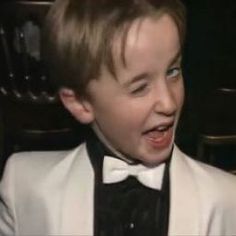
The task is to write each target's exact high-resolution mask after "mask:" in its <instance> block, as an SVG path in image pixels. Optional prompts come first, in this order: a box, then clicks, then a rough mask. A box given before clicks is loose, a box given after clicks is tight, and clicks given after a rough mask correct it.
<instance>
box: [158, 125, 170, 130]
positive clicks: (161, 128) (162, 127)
mask: <svg viewBox="0 0 236 236" xmlns="http://www.w3.org/2000/svg"><path fill="white" fill-rule="evenodd" d="M167 128H168V126H159V127H157V130H158V131H163V130H166V129H167Z"/></svg>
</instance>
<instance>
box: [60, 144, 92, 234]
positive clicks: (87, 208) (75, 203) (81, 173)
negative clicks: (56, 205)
mask: <svg viewBox="0 0 236 236" xmlns="http://www.w3.org/2000/svg"><path fill="white" fill-rule="evenodd" d="M67 158H68V159H69V158H72V159H73V163H71V165H70V168H71V169H70V170H69V171H68V177H67V178H66V180H65V181H66V182H67V183H65V184H64V186H66V187H65V190H64V193H65V194H64V197H63V202H62V205H63V206H62V209H63V210H62V215H61V216H62V219H61V225H62V227H61V232H60V234H61V235H89V236H90V235H93V204H94V203H93V202H94V173H93V169H92V166H91V164H90V161H89V158H88V154H87V150H86V146H85V144H83V145H82V146H80V147H79V149H77V150H76V151H75V152H73V153H72V154H71V156H70V157H67Z"/></svg>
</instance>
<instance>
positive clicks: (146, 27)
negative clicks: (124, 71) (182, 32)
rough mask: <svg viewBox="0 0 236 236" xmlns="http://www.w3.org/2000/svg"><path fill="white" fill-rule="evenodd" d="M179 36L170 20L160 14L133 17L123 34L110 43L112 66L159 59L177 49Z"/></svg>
mask: <svg viewBox="0 0 236 236" xmlns="http://www.w3.org/2000/svg"><path fill="white" fill-rule="evenodd" d="M180 47H181V46H180V39H179V33H178V29H177V26H176V24H175V22H174V20H173V19H172V18H171V17H170V16H169V15H168V14H163V15H161V16H159V17H156V18H154V17H152V18H151V17H147V18H143V19H137V20H135V21H134V22H133V23H132V24H131V25H130V27H129V29H128V31H127V34H120V35H117V37H116V39H115V40H114V44H113V58H114V62H115V67H116V70H117V71H119V69H121V68H128V67H129V66H132V64H134V63H135V62H136V61H138V60H139V59H140V60H142V61H143V62H145V61H149V62H150V61H152V59H153V60H154V61H155V60H158V61H162V60H168V59H169V58H172V57H173V56H174V55H173V54H176V53H178V52H179V51H180Z"/></svg>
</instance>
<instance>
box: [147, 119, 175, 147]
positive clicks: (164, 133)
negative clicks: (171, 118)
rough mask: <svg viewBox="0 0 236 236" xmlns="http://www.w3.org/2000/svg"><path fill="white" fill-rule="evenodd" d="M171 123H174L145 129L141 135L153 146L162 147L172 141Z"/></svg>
mask: <svg viewBox="0 0 236 236" xmlns="http://www.w3.org/2000/svg"><path fill="white" fill-rule="evenodd" d="M173 125H174V123H169V124H165V125H159V126H156V127H153V128H151V129H149V130H147V131H145V132H144V133H143V135H144V137H145V138H146V140H147V141H148V143H149V144H150V145H152V146H153V147H155V148H164V147H166V146H168V145H169V144H170V143H171V141H172V137H173Z"/></svg>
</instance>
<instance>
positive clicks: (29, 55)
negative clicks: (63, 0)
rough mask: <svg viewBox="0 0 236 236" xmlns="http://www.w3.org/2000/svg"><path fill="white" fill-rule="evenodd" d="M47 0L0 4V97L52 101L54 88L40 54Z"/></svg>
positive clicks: (54, 98)
mask: <svg viewBox="0 0 236 236" xmlns="http://www.w3.org/2000/svg"><path fill="white" fill-rule="evenodd" d="M51 4H52V2H50V1H3V2H1V3H0V96H1V97H3V98H4V97H7V98H8V99H12V100H17V101H20V102H27V103H28V102H29V103H54V102H56V100H57V96H56V95H55V91H54V90H53V88H52V86H51V83H50V81H49V76H48V73H47V70H46V67H45V65H44V62H43V60H42V55H41V46H42V45H41V44H42V43H43V42H42V41H41V33H42V32H41V30H42V25H43V22H44V18H45V16H46V14H47V11H48V10H49V8H50V6H51Z"/></svg>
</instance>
